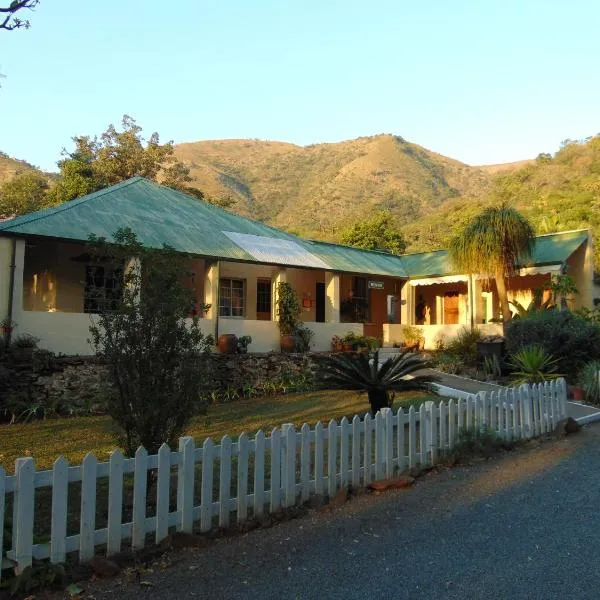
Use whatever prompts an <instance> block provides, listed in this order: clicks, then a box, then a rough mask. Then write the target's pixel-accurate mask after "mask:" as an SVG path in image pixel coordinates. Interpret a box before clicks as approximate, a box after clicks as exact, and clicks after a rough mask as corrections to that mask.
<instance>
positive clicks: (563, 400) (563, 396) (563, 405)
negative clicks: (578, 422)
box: [558, 371, 600, 420]
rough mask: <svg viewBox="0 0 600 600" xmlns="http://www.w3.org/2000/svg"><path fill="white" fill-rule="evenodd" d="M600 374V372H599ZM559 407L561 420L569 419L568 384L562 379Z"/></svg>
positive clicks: (560, 382)
mask: <svg viewBox="0 0 600 600" xmlns="http://www.w3.org/2000/svg"><path fill="white" fill-rule="evenodd" d="M599 374H600V371H599ZM599 376H600V375H599ZM558 405H559V407H560V408H559V411H560V419H559V420H562V419H565V418H566V417H567V382H566V381H565V379H563V378H562V377H561V378H560V380H559V391H558Z"/></svg>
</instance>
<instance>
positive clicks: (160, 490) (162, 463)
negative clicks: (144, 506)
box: [154, 444, 171, 544]
mask: <svg viewBox="0 0 600 600" xmlns="http://www.w3.org/2000/svg"><path fill="white" fill-rule="evenodd" d="M170 487H171V448H169V446H168V445H167V444H163V445H162V446H161V447H160V448H159V450H158V469H157V472H156V531H155V537H154V540H155V542H156V543H157V544H159V543H160V542H161V541H162V540H164V539H165V538H166V537H167V535H168V534H169V490H170Z"/></svg>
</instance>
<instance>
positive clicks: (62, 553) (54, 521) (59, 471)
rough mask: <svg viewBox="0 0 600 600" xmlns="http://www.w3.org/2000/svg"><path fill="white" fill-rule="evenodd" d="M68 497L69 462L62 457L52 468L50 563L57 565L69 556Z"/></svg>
mask: <svg viewBox="0 0 600 600" xmlns="http://www.w3.org/2000/svg"><path fill="white" fill-rule="evenodd" d="M68 496H69V461H68V460H67V459H66V458H65V457H64V456H60V457H59V458H57V459H56V460H55V461H54V465H53V467H52V518H51V520H50V562H51V563H55V564H58V563H63V562H65V558H66V556H67V549H66V538H67V499H68ZM3 499H4V498H1V499H0V502H1V501H2V500H3ZM0 514H2V513H0ZM1 518H2V517H1V516H0V519H1ZM0 548H1V546H0ZM0 554H1V552H0ZM0 570H1V569H0Z"/></svg>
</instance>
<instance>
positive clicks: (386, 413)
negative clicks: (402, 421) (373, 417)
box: [382, 408, 394, 478]
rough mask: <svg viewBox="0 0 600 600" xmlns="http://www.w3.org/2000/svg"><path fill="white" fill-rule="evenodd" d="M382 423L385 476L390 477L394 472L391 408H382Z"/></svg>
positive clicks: (392, 415)
mask: <svg viewBox="0 0 600 600" xmlns="http://www.w3.org/2000/svg"><path fill="white" fill-rule="evenodd" d="M382 413H383V414H382V417H383V425H384V437H383V439H384V443H385V447H384V459H385V476H386V477H387V478H390V477H392V475H393V474H394V414H393V413H392V409H391V408H384V409H383V410H382Z"/></svg>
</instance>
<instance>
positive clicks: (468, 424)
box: [465, 396, 473, 430]
mask: <svg viewBox="0 0 600 600" xmlns="http://www.w3.org/2000/svg"><path fill="white" fill-rule="evenodd" d="M465 404H466V412H467V418H466V420H465V429H468V430H471V429H473V396H467V398H466V400H465Z"/></svg>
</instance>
